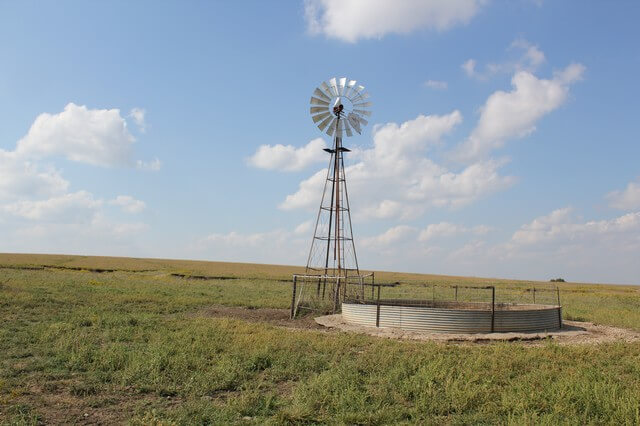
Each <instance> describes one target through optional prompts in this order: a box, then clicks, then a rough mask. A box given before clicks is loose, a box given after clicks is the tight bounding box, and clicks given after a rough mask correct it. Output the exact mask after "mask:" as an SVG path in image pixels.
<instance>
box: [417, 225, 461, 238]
mask: <svg viewBox="0 0 640 426" xmlns="http://www.w3.org/2000/svg"><path fill="white" fill-rule="evenodd" d="M465 230H466V228H464V227H462V226H460V225H455V224H453V223H449V222H440V223H432V224H430V225H429V226H427V227H426V228H425V229H423V230H422V231H421V232H420V236H419V239H420V241H429V240H431V239H434V238H438V237H450V236H453V235H456V234H460V233H462V232H465Z"/></svg>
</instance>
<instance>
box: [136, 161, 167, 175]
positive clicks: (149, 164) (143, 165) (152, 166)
mask: <svg viewBox="0 0 640 426" xmlns="http://www.w3.org/2000/svg"><path fill="white" fill-rule="evenodd" d="M161 168H162V161H160V160H159V159H158V158H154V159H153V160H151V161H143V160H137V161H136V169H138V170H147V171H151V172H157V171H158V170H160V169H161Z"/></svg>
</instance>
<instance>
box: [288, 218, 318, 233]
mask: <svg viewBox="0 0 640 426" xmlns="http://www.w3.org/2000/svg"><path fill="white" fill-rule="evenodd" d="M313 225H314V223H313V222H312V221H310V220H307V221H305V222H302V223H301V224H300V225H298V226H296V229H295V230H294V231H293V233H294V234H296V235H307V234H309V233H311V231H313Z"/></svg>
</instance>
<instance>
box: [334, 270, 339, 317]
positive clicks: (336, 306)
mask: <svg viewBox="0 0 640 426" xmlns="http://www.w3.org/2000/svg"><path fill="white" fill-rule="evenodd" d="M339 300H340V277H337V278H336V290H335V292H334V294H333V313H334V314H335V313H336V311H337V310H338V302H339Z"/></svg>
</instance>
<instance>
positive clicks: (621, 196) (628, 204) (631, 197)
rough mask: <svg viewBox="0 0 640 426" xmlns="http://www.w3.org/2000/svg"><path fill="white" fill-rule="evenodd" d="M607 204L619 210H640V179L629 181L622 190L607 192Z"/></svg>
mask: <svg viewBox="0 0 640 426" xmlns="http://www.w3.org/2000/svg"><path fill="white" fill-rule="evenodd" d="M607 199H608V200H609V206H610V207H613V208H614V209H620V210H640V181H638V182H629V184H628V185H627V187H626V188H625V189H624V190H622V191H612V192H610V193H608V194H607Z"/></svg>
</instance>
